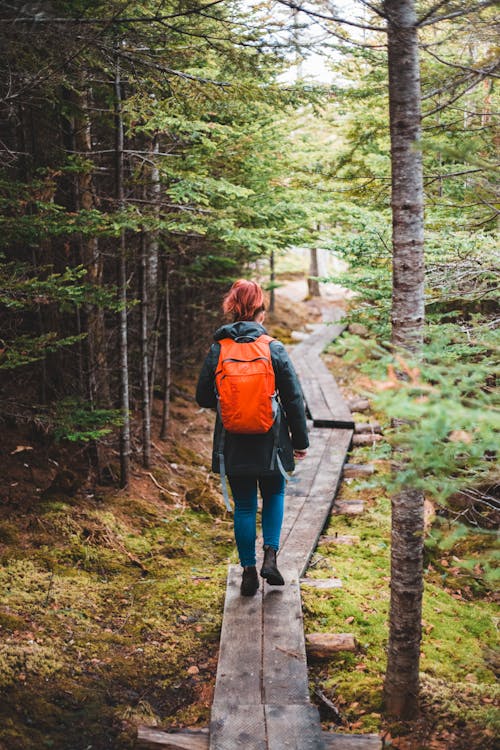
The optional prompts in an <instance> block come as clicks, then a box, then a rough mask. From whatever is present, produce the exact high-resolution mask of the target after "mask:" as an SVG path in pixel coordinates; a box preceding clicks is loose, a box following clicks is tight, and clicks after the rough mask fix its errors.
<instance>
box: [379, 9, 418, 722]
mask: <svg viewBox="0 0 500 750" xmlns="http://www.w3.org/2000/svg"><path fill="white" fill-rule="evenodd" d="M384 11H385V13H386V14H387V19H388V20H387V32H388V55H389V102H390V103H389V108H390V130H391V163H392V216H393V223H392V231H393V297H392V341H393V343H394V344H396V345H397V346H399V347H403V348H404V349H406V350H408V351H410V352H413V353H418V352H419V351H420V350H421V346H422V342H423V325H424V257H423V242H424V238H423V178H422V159H421V151H420V145H419V142H420V134H421V112H420V69H419V57H418V40H417V29H416V26H415V23H416V14H415V2H414V0H386V1H385V3H384ZM423 508H424V503H423V494H422V492H421V491H419V490H415V489H412V488H405V489H404V490H403V491H402V492H400V493H399V494H398V495H397V496H395V497H393V498H392V532H391V603H390V625H389V628H390V630H389V646H388V662H387V672H386V678H385V685H384V699H385V708H386V712H387V713H388V714H389V715H390V716H394V717H396V718H399V719H411V718H414V717H415V716H416V715H417V713H418V693H419V663H420V640H421V633H422V626H421V620H422V591H423V570H422V565H423V555H422V553H423V528H424V524H423Z"/></svg>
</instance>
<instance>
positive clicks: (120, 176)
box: [114, 43, 147, 487]
mask: <svg viewBox="0 0 500 750" xmlns="http://www.w3.org/2000/svg"><path fill="white" fill-rule="evenodd" d="M116 50H117V52H116V55H115V83H114V102H115V138H116V140H115V159H116V168H115V169H116V202H117V205H118V209H121V210H123V208H124V205H125V191H124V158H123V157H124V128H123V112H122V108H123V105H122V81H121V68H120V55H119V52H118V50H119V45H118V43H117V44H116ZM118 299H119V302H120V312H119V349H120V365H119V369H120V408H121V415H122V426H121V431H120V486H121V487H126V486H127V485H128V483H129V480H130V402H129V372H128V330H127V329H128V326H127V248H126V239H125V227H124V226H122V227H120V240H119V254H118ZM146 364H147V358H146Z"/></svg>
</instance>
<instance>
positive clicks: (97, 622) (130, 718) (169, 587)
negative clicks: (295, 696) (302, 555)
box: [0, 388, 233, 750]
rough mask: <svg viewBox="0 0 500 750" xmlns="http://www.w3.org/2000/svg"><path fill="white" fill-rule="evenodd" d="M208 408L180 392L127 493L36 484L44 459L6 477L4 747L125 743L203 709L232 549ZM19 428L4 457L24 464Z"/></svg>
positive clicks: (1, 528)
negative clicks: (145, 728) (212, 462)
mask: <svg viewBox="0 0 500 750" xmlns="http://www.w3.org/2000/svg"><path fill="white" fill-rule="evenodd" d="M191 390H192V388H191ZM211 419H212V418H211V415H208V414H207V413H206V412H201V413H200V411H199V410H198V408H197V407H196V405H195V404H194V402H193V400H192V396H191V394H189V393H187V394H185V396H182V395H180V396H178V397H177V398H176V400H175V401H174V403H173V406H172V425H171V435H170V438H169V440H168V441H167V442H166V443H165V444H163V445H162V444H160V447H159V448H158V446H157V449H156V450H155V457H154V458H155V460H154V468H153V469H152V470H151V472H146V471H144V470H142V469H140V468H137V466H136V468H135V469H134V476H133V479H132V483H131V486H130V488H129V490H128V491H127V492H124V491H118V490H115V489H112V488H109V487H104V486H103V487H97V488H94V491H93V492H89V491H87V492H82V491H78V492H77V493H76V494H73V495H71V496H70V495H67V494H63V493H61V492H55V493H51V492H50V491H42V492H40V489H42V490H43V485H42V487H35V486H34V484H35V483H38V484H42V482H43V480H44V477H43V473H42V471H41V468H40V467H38V468H37V470H36V472H33V471H32V472H28V474H29V477H28V479H29V481H28V479H27V480H26V481H25V482H24V483H21V482H20V481H17V482H15V484H16V485H17V487H16V489H19V486H20V485H21V484H22V487H23V491H24V492H25V493H26V501H25V502H23V498H22V497H21V496H20V494H19V493H18V494H16V495H15V498H14V499H12V502H10V503H9V501H8V499H6V500H5V502H4V503H3V505H2V512H1V516H0V555H1V562H2V567H1V569H0V635H1V640H0V690H1V692H2V701H1V702H0V727H1V729H0V747H2V750H3V749H5V750H35V748H36V750H39V749H40V748H45V747H47V748H54V750H59V749H60V750H83V748H90V747H92V748H93V750H100V749H101V748H117V749H118V748H120V750H122V749H123V750H126V748H128V747H133V746H134V738H135V735H136V726H137V724H138V723H141V722H145V723H156V722H163V724H164V725H166V726H183V725H186V724H196V723H200V722H201V723H202V724H204V725H206V723H207V722H208V716H209V707H210V702H211V690H212V688H213V683H214V674H215V669H216V662H217V650H218V639H219V630H220V623H221V615H222V605H223V597H224V589H225V585H224V584H225V578H226V570H227V563H228V560H229V559H232V558H231V555H232V554H233V544H232V529H231V521H230V520H229V518H228V517H227V515H226V513H225V511H224V508H223V505H222V504H221V502H220V497H219V492H218V487H217V483H216V481H215V480H214V479H212V478H211V477H210V475H209V472H208V466H209V457H210V448H211V437H210V433H211ZM18 437H19V436H18V435H12V436H10V438H9V436H6V438H7V439H6V441H5V443H4V446H5V451H4V452H5V456H6V457H7V456H8V457H9V458H10V460H11V461H18V462H19V461H22V462H23V463H28V464H30V463H33V462H34V460H35V459H34V454H32V453H31V452H30V453H29V454H28V453H26V452H24V455H23V452H22V451H19V452H18V453H15V452H14V453H13V454H12V451H15V447H13V446H15V442H16V440H17V439H18ZM24 442H26V441H24ZM11 454H12V456H11ZM21 456H22V458H21ZM59 460H60V456H59ZM49 465H50V464H49ZM21 468H22V467H21ZM13 475H15V471H13V472H11V477H12V476H13ZM33 476H34V477H35V480H36V481H35V483H34V482H33V481H31V480H32V479H33ZM50 477H51V474H50V472H49V473H48V474H47V477H45V484H47V483H48V485H49V487H50V486H53V484H54V483H53V482H52V485H51V483H50V482H49V480H50ZM56 485H57V483H56Z"/></svg>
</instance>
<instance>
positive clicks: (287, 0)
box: [278, 0, 385, 32]
mask: <svg viewBox="0 0 500 750" xmlns="http://www.w3.org/2000/svg"><path fill="white" fill-rule="evenodd" d="M278 2H279V3H280V4H281V5H285V6H286V7H287V8H291V9H292V10H296V11H298V12H300V13H305V14H306V15H307V16H310V17H311V18H322V19H323V20H324V21H336V22H337V23H343V24H346V25H347V26H354V27H355V28H357V29H366V30H367V31H383V32H385V28H384V27H383V26H370V25H369V24H364V23H356V22H355V21H348V20H347V18H340V17H339V16H333V15H326V14H325V13H318V12H317V11H313V10H310V9H308V8H304V7H303V6H302V5H300V4H299V3H295V2H293V0H278Z"/></svg>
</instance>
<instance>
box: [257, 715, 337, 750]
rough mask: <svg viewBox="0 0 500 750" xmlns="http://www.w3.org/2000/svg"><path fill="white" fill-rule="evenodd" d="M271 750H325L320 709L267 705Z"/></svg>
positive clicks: (269, 745) (269, 746)
mask: <svg viewBox="0 0 500 750" xmlns="http://www.w3.org/2000/svg"><path fill="white" fill-rule="evenodd" d="M265 711H266V723H267V734H268V748H269V750H324V743H323V732H322V731H321V724H320V720H319V714H318V709H317V708H316V706H312V705H310V704H309V705H302V706H275V705H271V706H269V705H266V707H265Z"/></svg>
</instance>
